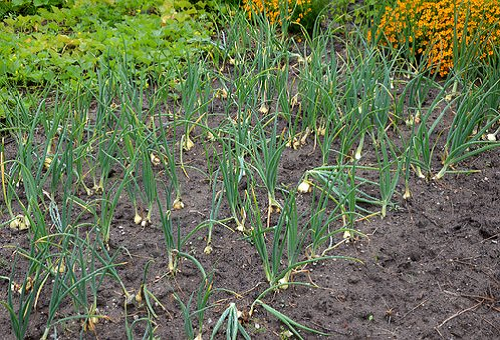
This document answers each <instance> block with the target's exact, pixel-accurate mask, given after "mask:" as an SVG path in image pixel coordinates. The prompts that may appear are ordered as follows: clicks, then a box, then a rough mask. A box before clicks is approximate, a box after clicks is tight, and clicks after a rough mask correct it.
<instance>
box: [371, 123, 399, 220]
mask: <svg viewBox="0 0 500 340" xmlns="http://www.w3.org/2000/svg"><path fill="white" fill-rule="evenodd" d="M372 138H373V145H374V147H375V154H376V155H377V163H378V170H379V171H378V173H379V179H378V182H379V189H380V190H379V191H380V204H381V205H382V209H381V212H380V213H381V215H382V217H385V216H386V215H387V207H388V206H389V205H390V204H391V201H392V197H393V195H394V192H395V190H396V186H397V185H398V183H399V176H400V174H401V169H402V166H403V162H402V160H401V159H400V158H399V157H398V156H397V154H396V151H395V150H394V147H393V145H392V143H391V141H390V140H389V137H387V135H386V133H385V132H384V131H379V133H378V138H376V137H375V136H374V135H372Z"/></svg>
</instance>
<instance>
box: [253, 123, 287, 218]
mask: <svg viewBox="0 0 500 340" xmlns="http://www.w3.org/2000/svg"><path fill="white" fill-rule="evenodd" d="M264 119H266V117H264V118H262V120H264ZM262 120H259V121H258V122H257V124H256V126H255V129H254V131H255V132H254V135H252V136H251V138H250V139H249V144H250V145H249V148H250V152H249V153H250V155H251V157H252V166H253V168H254V169H255V170H256V171H257V173H258V174H259V176H260V178H261V179H262V182H263V183H264V186H265V187H266V190H267V197H268V203H269V204H268V226H269V220H270V215H271V213H272V212H273V211H276V212H280V211H281V204H280V203H279V202H278V201H277V200H276V182H277V180H278V166H279V162H280V160H281V155H282V153H283V150H284V148H285V142H284V141H283V140H282V139H281V138H280V137H279V135H278V133H277V125H278V122H277V120H276V119H275V118H270V120H268V121H267V122H265V123H264V124H263V123H262ZM267 124H271V128H270V132H269V135H267V134H266V129H265V127H266V125H267Z"/></svg>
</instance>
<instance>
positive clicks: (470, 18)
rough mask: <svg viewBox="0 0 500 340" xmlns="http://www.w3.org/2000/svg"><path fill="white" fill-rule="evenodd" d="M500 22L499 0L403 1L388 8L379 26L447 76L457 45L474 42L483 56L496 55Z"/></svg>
mask: <svg viewBox="0 0 500 340" xmlns="http://www.w3.org/2000/svg"><path fill="white" fill-rule="evenodd" d="M499 23H500V6H498V1H497V0H420V1H414V0H399V1H397V3H396V5H395V7H394V8H390V7H388V8H386V12H385V14H384V16H383V17H382V20H381V22H380V25H379V28H378V29H379V33H383V34H384V35H385V37H386V38H387V41H388V42H389V43H390V44H392V45H393V46H394V47H398V46H399V44H401V43H408V44H409V45H410V48H411V52H412V53H415V54H417V55H422V56H425V58H426V59H425V61H424V62H425V63H426V66H427V68H429V69H431V71H432V72H436V71H438V72H439V73H440V75H441V76H444V75H446V74H448V72H449V70H450V69H451V68H452V67H453V65H454V60H453V56H454V53H453V49H454V47H457V46H462V45H465V46H469V45H470V44H474V49H473V50H474V51H477V52H476V53H477V56H478V57H480V58H482V59H485V58H486V57H487V56H488V55H491V54H493V48H494V46H497V47H498V45H499V39H500V25H499ZM464 39H465V41H464Z"/></svg>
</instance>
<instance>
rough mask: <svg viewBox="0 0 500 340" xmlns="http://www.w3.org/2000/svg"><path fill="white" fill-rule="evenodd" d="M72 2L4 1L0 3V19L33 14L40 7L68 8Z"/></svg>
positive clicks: (67, 0) (46, 0)
mask: <svg viewBox="0 0 500 340" xmlns="http://www.w3.org/2000/svg"><path fill="white" fill-rule="evenodd" d="M72 4H73V1H72V0H10V1H9V0H4V1H2V2H1V3H0V18H2V17H5V16H7V15H30V14H35V13H36V11H37V9H38V8H40V7H46V8H50V7H52V6H55V7H68V6H71V5H72Z"/></svg>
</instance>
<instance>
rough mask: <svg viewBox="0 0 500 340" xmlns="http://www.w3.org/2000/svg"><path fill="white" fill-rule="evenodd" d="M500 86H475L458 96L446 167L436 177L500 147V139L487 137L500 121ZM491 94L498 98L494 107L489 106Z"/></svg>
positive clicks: (446, 150)
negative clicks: (462, 162)
mask: <svg viewBox="0 0 500 340" xmlns="http://www.w3.org/2000/svg"><path fill="white" fill-rule="evenodd" d="M498 88H499V87H498V86H496V87H493V88H489V87H486V86H485V85H482V86H479V87H476V85H471V86H470V87H469V88H467V89H465V90H464V91H463V93H462V94H461V95H460V96H459V97H458V98H457V103H456V105H457V112H456V114H455V116H454V119H453V122H452V124H451V127H450V129H449V132H448V135H447V138H446V146H445V153H444V157H443V167H442V168H441V170H440V171H439V172H438V173H437V174H436V176H435V177H434V178H435V179H439V178H441V177H443V176H444V174H445V173H446V172H447V171H449V170H448V169H449V168H450V167H452V166H453V165H455V164H457V163H458V162H461V161H463V160H464V159H467V158H470V157H473V156H475V155H477V154H479V153H481V152H484V151H486V150H490V149H493V148H496V147H499V146H500V143H498V142H497V141H496V138H491V139H492V140H488V139H487V138H485V136H486V135H487V134H488V131H489V130H491V129H492V127H493V126H494V125H495V124H498V121H499V120H500V114H499V112H498V95H499V93H500V91H499V90H498ZM490 97H494V98H495V99H496V100H495V102H494V104H495V105H494V106H493V107H490V106H489V105H487V103H490V102H491V101H490V100H489V98H490ZM485 139H486V140H485Z"/></svg>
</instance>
